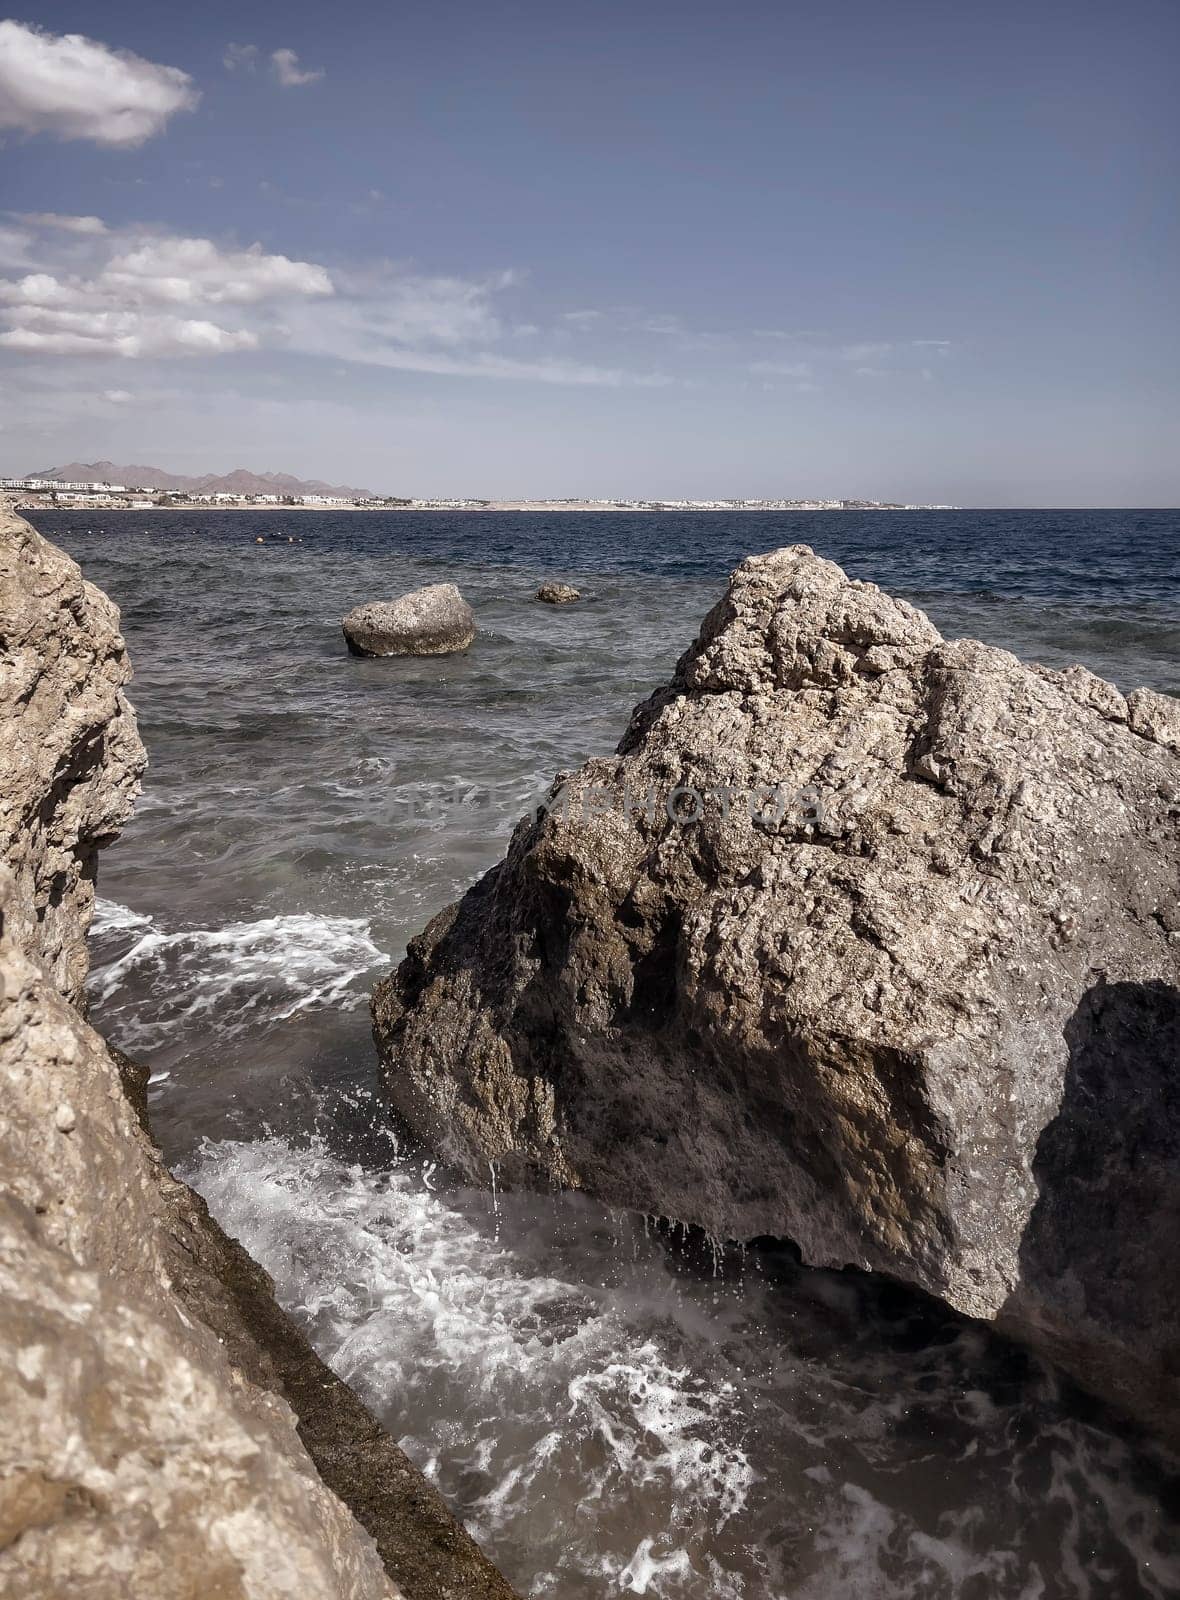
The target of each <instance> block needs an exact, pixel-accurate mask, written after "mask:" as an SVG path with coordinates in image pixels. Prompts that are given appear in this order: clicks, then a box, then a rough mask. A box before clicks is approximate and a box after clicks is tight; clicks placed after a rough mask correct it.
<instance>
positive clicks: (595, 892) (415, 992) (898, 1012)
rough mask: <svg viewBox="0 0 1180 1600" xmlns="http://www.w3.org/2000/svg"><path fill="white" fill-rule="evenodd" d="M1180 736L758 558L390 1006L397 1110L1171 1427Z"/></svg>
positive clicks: (461, 1147) (848, 587)
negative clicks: (850, 1270)
mask: <svg viewBox="0 0 1180 1600" xmlns="http://www.w3.org/2000/svg"><path fill="white" fill-rule="evenodd" d="M1178 751H1180V703H1178V702H1177V701H1175V700H1172V699H1170V698H1167V697H1165V696H1162V695H1157V694H1153V693H1150V692H1148V691H1146V690H1139V691H1136V692H1135V693H1134V694H1132V695H1130V696H1129V697H1128V698H1126V699H1124V698H1123V696H1122V695H1121V694H1120V693H1119V692H1118V691H1117V690H1116V689H1114V688H1113V687H1112V686H1111V685H1109V684H1107V683H1103V682H1102V681H1100V680H1099V679H1098V678H1096V677H1094V676H1093V675H1092V674H1091V673H1089V672H1087V671H1086V670H1085V669H1083V668H1081V667H1071V668H1070V669H1068V670H1067V671H1061V672H1056V671H1050V670H1048V669H1046V668H1043V667H1038V666H1026V665H1022V664H1021V663H1020V662H1019V661H1018V660H1017V659H1016V658H1015V657H1014V656H1012V655H1010V654H1008V653H1007V652H1006V651H1004V650H998V649H993V648H990V647H988V646H986V645H983V644H978V643H976V642H974V641H972V640H958V641H953V642H948V641H945V640H943V639H942V638H941V637H940V635H939V634H938V632H937V631H936V630H935V628H934V627H933V626H932V624H931V623H930V622H929V620H928V619H927V618H926V617H925V616H924V615H923V614H922V613H921V612H920V611H917V610H915V609H914V608H913V607H911V606H909V605H906V604H904V603H903V602H901V601H898V600H894V599H891V598H890V597H889V596H887V595H885V594H882V593H881V592H880V591H879V590H878V589H877V588H876V587H875V586H874V585H872V584H866V583H857V582H851V581H850V580H849V579H847V578H846V577H845V575H844V574H843V572H841V571H840V569H839V568H838V567H836V566H834V565H832V564H831V563H830V562H827V561H823V560H820V559H818V558H817V557H816V556H814V555H813V554H812V552H811V551H810V550H808V549H806V548H805V547H803V546H796V547H793V548H791V549H787V550H780V551H777V552H775V553H773V554H770V555H766V556H761V557H756V558H752V559H750V560H748V561H746V562H745V563H743V565H742V566H741V567H740V568H739V569H738V570H737V572H736V573H735V574H734V577H733V579H732V581H731V584H730V587H729V590H728V593H727V594H726V596H725V598H724V599H723V600H722V601H721V603H720V604H719V605H718V606H717V607H716V608H715V609H714V610H713V611H712V612H711V613H710V614H709V616H708V617H707V618H706V620H705V622H704V624H703V626H702V629H701V633H700V636H699V638H698V639H697V641H696V642H695V644H694V645H693V646H692V648H691V649H690V650H689V651H688V653H687V654H686V655H685V656H684V657H683V659H682V660H681V662H680V663H679V665H678V667H677V669H676V673H675V676H674V678H673V680H672V682H671V683H670V684H669V685H668V686H667V687H666V688H664V689H661V690H660V691H659V692H658V693H656V694H655V695H654V696H653V697H652V698H651V699H650V700H649V701H648V702H647V703H646V704H644V705H641V706H640V707H639V708H638V709H637V710H636V712H635V713H634V715H633V717H632V720H631V724H630V727H629V728H628V730H627V732H626V734H625V736H624V738H623V741H622V743H621V744H620V746H619V751H618V753H617V754H616V755H615V756H613V757H608V758H604V759H600V760H596V761H591V762H590V763H588V765H586V766H585V767H583V768H582V769H581V771H579V772H578V773H577V774H576V775H574V776H573V777H572V778H569V779H568V780H567V781H566V782H565V783H564V784H562V785H560V786H555V789H554V794H553V796H552V797H551V798H552V809H551V810H550V811H549V812H548V813H547V814H544V815H542V816H541V817H540V818H539V819H538V818H526V819H525V820H524V821H523V822H522V823H521V824H520V825H519V826H518V828H517V830H516V832H515V834H514V836H513V839H512V842H511V845H510V847H509V850H508V854H507V858H506V859H505V861H504V862H503V863H501V865H499V866H498V867H496V868H494V869H493V870H492V871H491V872H490V873H489V874H488V875H487V876H486V877H485V878H484V879H483V880H482V881H481V882H480V883H479V884H477V885H476V886H475V887H474V888H473V889H472V890H470V891H469V893H468V894H467V895H466V896H465V897H464V898H463V899H462V900H461V901H460V902H459V903H458V904H457V905H454V906H452V907H450V908H449V909H448V910H447V911H445V912H443V913H442V914H441V915H440V916H439V917H437V918H436V919H435V920H434V922H432V923H431V925H430V926H429V927H428V928H427V929H426V931H425V933H424V934H422V935H421V936H420V937H419V938H418V939H417V940H415V941H414V942H413V944H412V945H411V947H410V951H409V954H408V955H407V958H406V960H405V961H404V963H403V964H402V966H401V967H400V968H399V969H398V970H397V972H396V973H395V974H393V975H392V976H391V977H390V978H388V979H387V980H385V981H384V982H383V983H382V984H381V985H380V986H379V987H378V989H377V991H376V993H375V995H374V1002H373V1013H374V1024H375V1032H376V1037H377V1041H378V1045H379V1048H380V1050H381V1054H382V1057H383V1060H384V1065H385V1074H386V1081H387V1083H388V1088H389V1094H390V1096H391V1098H392V1101H393V1104H394V1106H395V1107H396V1108H397V1110H398V1112H399V1113H400V1114H401V1116H402V1117H403V1118H404V1119H405V1121H406V1122H408V1123H409V1124H410V1125H411V1127H412V1128H414V1129H416V1130H417V1132H418V1133H419V1134H420V1135H422V1136H423V1137H424V1138H425V1139H426V1140H427V1141H429V1143H430V1144H431V1145H432V1146H433V1147H434V1148H435V1149H436V1150H437V1151H438V1152H440V1153H441V1155H442V1156H443V1157H444V1158H445V1159H446V1160H447V1161H449V1162H450V1163H451V1164H452V1165H453V1166H454V1167H456V1168H458V1169H459V1170H460V1171H461V1172H462V1173H463V1174H464V1175H465V1176H466V1177H467V1178H468V1179H470V1180H471V1181H473V1182H480V1181H485V1182H486V1181H487V1179H488V1173H489V1164H494V1167H495V1172H496V1176H497V1179H498V1181H499V1182H501V1183H518V1184H520V1183H533V1184H558V1185H573V1186H581V1187H584V1188H586V1189H588V1190H591V1191H592V1192H594V1193H596V1194H598V1195H601V1196H603V1197H605V1198H607V1199H609V1200H610V1201H611V1202H612V1203H615V1204H619V1205H626V1206H631V1207H634V1208H636V1209H638V1210H642V1211H646V1212H651V1213H657V1214H663V1215H665V1216H669V1217H673V1218H677V1219H679V1220H682V1221H686V1222H690V1223H695V1224H699V1225H700V1226H701V1227H702V1228H705V1229H707V1230H709V1231H710V1232H711V1233H713V1234H715V1235H718V1236H721V1237H731V1238H732V1237H737V1238H747V1239H748V1238H750V1237H753V1236H757V1235H767V1234H770V1235H776V1236H787V1237H789V1238H791V1239H793V1240H795V1241H796V1242H797V1243H798V1245H799V1246H800V1247H801V1249H802V1251H803V1253H804V1255H805V1257H806V1259H807V1260H808V1261H810V1262H814V1263H818V1264H824V1265H830V1266H837V1267H839V1266H844V1265H848V1264H851V1265H854V1266H857V1267H861V1268H868V1269H875V1270H878V1271H882V1272H885V1273H889V1274H892V1275H894V1276H895V1277H897V1278H899V1279H902V1280H905V1281H906V1282H908V1283H911V1284H915V1285H918V1286H920V1287H921V1288H922V1289H925V1290H927V1291H929V1292H930V1293H932V1294H934V1295H938V1296H940V1297H941V1298H942V1299H944V1300H945V1301H947V1302H948V1303H949V1304H951V1305H952V1306H955V1307H957V1308H959V1309H960V1310H962V1311H964V1312H967V1313H969V1314H971V1315H973V1316H977V1317H981V1318H986V1319H990V1320H994V1321H997V1322H998V1323H1000V1324H1001V1325H1002V1326H1003V1327H1005V1328H1007V1329H1008V1330H1010V1331H1012V1332H1014V1333H1017V1334H1019V1335H1020V1336H1022V1337H1024V1338H1026V1339H1028V1340H1029V1341H1030V1342H1032V1343H1033V1344H1034V1345H1035V1346H1036V1347H1037V1348H1038V1349H1040V1350H1042V1351H1044V1352H1047V1353H1048V1354H1049V1355H1051V1356H1055V1357H1057V1358H1058V1359H1059V1360H1060V1361H1062V1362H1063V1363H1064V1364H1065V1365H1066V1366H1067V1367H1068V1368H1069V1370H1070V1371H1071V1372H1073V1373H1074V1374H1075V1375H1077V1376H1078V1377H1079V1378H1080V1379H1081V1380H1082V1381H1083V1382H1085V1383H1087V1384H1089V1385H1090V1386H1091V1387H1092V1388H1094V1389H1095V1390H1096V1391H1098V1392H1099V1393H1101V1394H1103V1395H1106V1396H1108V1397H1110V1398H1112V1399H1114V1400H1116V1401H1118V1402H1120V1403H1121V1404H1123V1405H1126V1406H1130V1407H1131V1408H1133V1409H1135V1410H1137V1411H1138V1412H1139V1413H1140V1414H1141V1415H1144V1416H1146V1417H1147V1418H1149V1420H1152V1421H1153V1422H1155V1423H1157V1424H1158V1423H1159V1422H1161V1420H1162V1422H1163V1424H1164V1425H1165V1426H1166V1427H1168V1428H1170V1429H1171V1430H1173V1431H1175V1430H1176V1429H1177V1426H1178V1424H1180V1383H1178V1374H1180V1343H1178V1341H1180V1253H1178V1252H1177V1250H1176V1239H1177V1237H1180V1077H1178V1067H1177V1059H1178V1055H1180V1046H1178V1039H1177V1033H1178V1021H1177V1017H1178V1005H1180V993H1178V990H1177V984H1180V904H1178V892H1180V872H1178V851H1177V819H1178V816H1180V755H1178ZM670 812H675V813H676V814H677V816H676V820H673V818H672V816H671V815H670V814H669V813H670ZM693 817H695V820H685V819H686V818H693Z"/></svg>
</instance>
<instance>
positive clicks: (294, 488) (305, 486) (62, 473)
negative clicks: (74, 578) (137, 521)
mask: <svg viewBox="0 0 1180 1600" xmlns="http://www.w3.org/2000/svg"><path fill="white" fill-rule="evenodd" d="M29 476H30V477H31V478H46V479H50V480H52V481H54V482H57V483H75V482H82V483H122V484H126V485H127V487H128V488H135V489H165V490H167V489H175V490H178V491H179V490H183V491H185V492H186V493H189V494H336V495H343V496H346V497H347V498H349V499H369V498H372V491H371V490H369V489H353V488H350V487H349V486H348V485H346V484H334V483H324V482H323V481H322V480H321V479H319V478H296V477H292V475H291V474H290V473H289V472H251V471H250V470H249V469H248V468H246V467H235V468H234V469H233V471H232V472H226V473H222V474H220V475H218V474H217V473H214V472H207V473H204V474H202V475H200V476H196V477H190V476H187V475H185V474H184V473H180V472H166V471H165V470H164V469H163V468H162V467H145V466H119V465H118V464H117V463H116V462H114V461H68V462H66V464H65V465H64V466H61V467H49V468H48V469H47V470H45V471H43V472H31V473H30V474H29Z"/></svg>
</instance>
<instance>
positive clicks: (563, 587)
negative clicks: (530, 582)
mask: <svg viewBox="0 0 1180 1600" xmlns="http://www.w3.org/2000/svg"><path fill="white" fill-rule="evenodd" d="M581 598H582V594H581V590H579V589H575V588H574V586H573V584H572V583H554V582H553V581H552V580H547V581H546V582H545V583H543V584H542V585H541V587H540V588H539V589H538V590H537V599H538V600H543V601H544V602H545V604H546V605H548V606H568V605H572V604H573V603H574V601H575V600H580V599H581Z"/></svg>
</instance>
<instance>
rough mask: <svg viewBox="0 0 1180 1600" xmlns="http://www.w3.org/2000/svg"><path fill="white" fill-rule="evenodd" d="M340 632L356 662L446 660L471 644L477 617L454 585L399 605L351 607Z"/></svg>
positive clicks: (432, 588)
mask: <svg viewBox="0 0 1180 1600" xmlns="http://www.w3.org/2000/svg"><path fill="white" fill-rule="evenodd" d="M341 626H342V627H343V629H344V638H345V641H346V642H347V644H348V648H349V649H350V650H351V651H352V653H353V655H354V656H446V655H451V654H452V653H453V652H454V651H456V650H466V648H467V646H468V645H469V644H470V643H471V641H472V640H473V639H474V638H475V614H474V612H473V611H472V609H471V607H470V606H469V605H468V604H467V602H466V600H464V598H463V596H462V595H461V594H460V593H459V591H458V589H456V587H455V585H454V584H453V583H431V584H428V585H427V586H426V588H425V589H413V590H411V592H410V593H409V594H403V595H402V596H401V598H400V599H398V600H370V601H369V602H368V604H366V605H363V606H355V607H354V608H353V609H352V610H351V611H350V612H349V613H348V615H347V616H346V617H345V618H344V621H343V623H342V624H341Z"/></svg>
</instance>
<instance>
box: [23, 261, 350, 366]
mask: <svg viewBox="0 0 1180 1600" xmlns="http://www.w3.org/2000/svg"><path fill="white" fill-rule="evenodd" d="M94 251H97V252H99V254H98V255H97V257H96V256H95V255H94ZM111 251H114V254H105V259H104V253H106V252H111ZM91 260H92V265H91V269H90V271H89V272H88V273H80V272H73V271H67V270H63V268H62V267H60V266H59V267H57V268H56V270H54V271H52V272H45V271H40V272H30V273H26V274H25V275H24V276H23V277H20V278H15V279H13V278H7V279H4V278H0V328H2V330H3V331H0V347H2V348H4V349H8V350H15V351H18V352H21V353H23V354H39V355H115V356H123V357H126V358H131V359H134V358H136V357H142V356H163V355H220V354H226V353H229V352H233V351H239V350H254V349H257V348H258V347H259V345H260V344H261V342H262V341H261V336H260V332H259V330H258V329H257V328H254V327H250V326H244V325H243V324H242V321H241V317H240V313H237V310H236V308H240V307H246V306H250V307H255V308H259V307H263V308H265V309H267V310H273V309H275V308H277V307H279V306H281V305H286V304H287V303H289V302H290V301H292V300H299V299H305V298H308V297H325V296H331V294H332V293H333V286H332V280H331V278H330V277H329V276H328V273H327V272H326V271H325V269H324V268H323V267H321V266H317V265H315V264H314V263H312V262H309V261H292V260H290V259H289V258H288V257H287V256H281V255H268V254H266V253H265V252H264V251H263V250H262V247H261V245H252V246H251V247H250V248H249V249H248V250H224V249H221V248H220V247H219V246H218V245H216V244H214V243H213V241H212V240H210V239H181V238H173V237H168V236H158V235H156V236H152V235H140V236H138V237H135V236H129V235H127V234H125V233H124V234H115V235H107V234H104V235H103V236H102V238H101V241H99V240H95V242H94V246H93V250H92V254H91ZM211 311H212V312H215V313H216V316H217V320H216V321H215V320H214V319H213V316H211V315H209V312H211ZM227 313H228V314H229V318H228V321H227V320H226V315H227Z"/></svg>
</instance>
